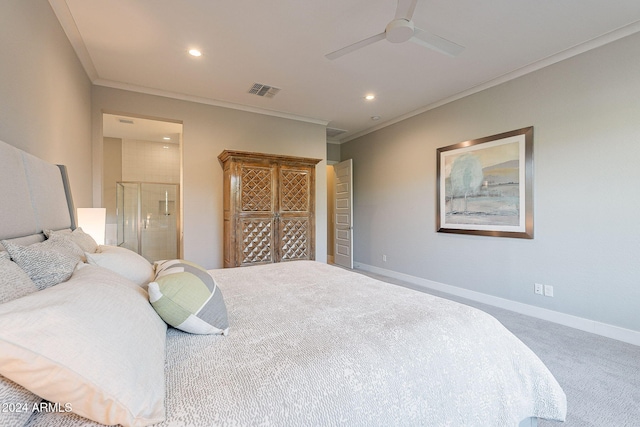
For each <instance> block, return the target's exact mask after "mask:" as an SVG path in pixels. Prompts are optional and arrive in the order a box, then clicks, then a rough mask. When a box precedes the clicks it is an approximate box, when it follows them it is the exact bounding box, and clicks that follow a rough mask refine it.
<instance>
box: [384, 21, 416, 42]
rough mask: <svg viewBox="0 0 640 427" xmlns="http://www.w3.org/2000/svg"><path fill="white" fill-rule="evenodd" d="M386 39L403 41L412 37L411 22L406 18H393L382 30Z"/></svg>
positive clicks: (412, 27) (412, 28)
mask: <svg viewBox="0 0 640 427" xmlns="http://www.w3.org/2000/svg"><path fill="white" fill-rule="evenodd" d="M384 32H385V34H386V37H387V40H388V41H390V42H391V43H404V42H406V41H407V40H409V39H410V38H411V37H413V33H414V26H413V22H411V21H407V20H406V19H394V20H393V21H391V22H389V24H388V25H387V28H386V29H385V30H384Z"/></svg>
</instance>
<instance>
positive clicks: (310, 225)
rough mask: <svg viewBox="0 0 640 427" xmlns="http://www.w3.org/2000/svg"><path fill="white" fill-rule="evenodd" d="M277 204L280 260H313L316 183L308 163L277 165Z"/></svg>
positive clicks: (278, 254)
mask: <svg viewBox="0 0 640 427" xmlns="http://www.w3.org/2000/svg"><path fill="white" fill-rule="evenodd" d="M278 177H279V184H280V185H279V190H280V191H279V194H278V196H279V197H278V201H279V206H278V210H277V213H276V216H277V219H276V226H277V229H278V253H277V256H278V258H279V261H293V260H299V259H315V247H314V239H313V238H312V237H313V234H312V233H313V231H314V229H315V220H314V215H313V212H314V203H315V185H314V179H313V174H312V170H311V168H310V167H308V166H298V165H287V164H283V165H280V167H279V173H278Z"/></svg>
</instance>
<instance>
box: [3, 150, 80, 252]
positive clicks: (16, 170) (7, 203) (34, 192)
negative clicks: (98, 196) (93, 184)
mask: <svg viewBox="0 0 640 427" xmlns="http://www.w3.org/2000/svg"><path fill="white" fill-rule="evenodd" d="M75 227H76V223H75V215H74V207H73V199H72V198H71V190H70V188H69V180H68V176H67V169H66V167H65V166H61V165H54V164H51V163H48V162H45V161H44V160H42V159H39V158H37V157H35V156H33V155H31V154H29V153H26V152H24V151H22V150H20V149H18V148H16V147H13V146H11V145H9V144H7V143H5V142H2V141H0V240H3V239H11V240H14V241H16V242H18V243H20V244H29V243H34V242H39V241H42V240H44V235H43V230H61V229H65V228H71V229H74V228H75ZM0 250H4V248H3V247H2V246H1V245H0Z"/></svg>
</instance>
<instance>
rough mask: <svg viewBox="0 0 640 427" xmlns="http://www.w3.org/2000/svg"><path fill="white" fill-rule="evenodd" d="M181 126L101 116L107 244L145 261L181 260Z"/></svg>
mask: <svg viewBox="0 0 640 427" xmlns="http://www.w3.org/2000/svg"><path fill="white" fill-rule="evenodd" d="M181 144H182V123H179V122H175V121H168V120H161V119H151V118H146V117H139V116H130V115H123V114H110V113H104V114H103V197H102V200H103V206H104V207H105V208H106V209H107V233H106V243H107V244H108V245H117V246H122V247H126V248H128V249H131V250H133V251H134V252H137V253H139V254H141V255H142V256H144V257H145V258H147V259H148V260H149V261H150V262H153V261H157V260H160V259H169V258H180V257H181V256H182V248H181V241H182V239H181V235H182V234H181V231H182V223H181V217H182V215H181V212H182V203H181V200H182V199H181V191H180V190H181V175H182V174H181V168H182V164H181Z"/></svg>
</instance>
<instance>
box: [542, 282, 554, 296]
mask: <svg viewBox="0 0 640 427" xmlns="http://www.w3.org/2000/svg"><path fill="white" fill-rule="evenodd" d="M544 296H546V297H552V296H553V286H551V285H544Z"/></svg>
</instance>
